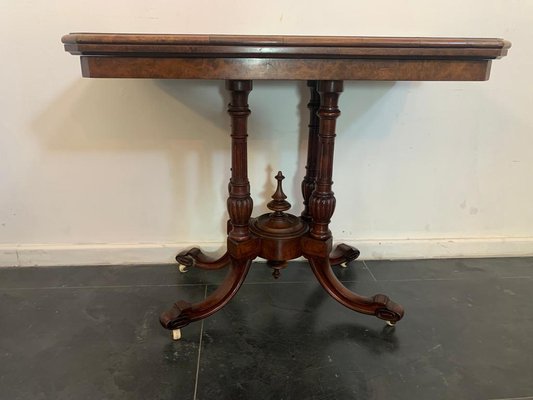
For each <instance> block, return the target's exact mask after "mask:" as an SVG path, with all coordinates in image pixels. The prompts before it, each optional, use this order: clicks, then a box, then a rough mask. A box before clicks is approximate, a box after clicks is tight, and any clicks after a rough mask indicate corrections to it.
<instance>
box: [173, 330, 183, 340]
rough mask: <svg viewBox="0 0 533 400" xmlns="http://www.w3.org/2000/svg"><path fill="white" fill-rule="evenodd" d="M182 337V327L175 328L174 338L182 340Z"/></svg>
mask: <svg viewBox="0 0 533 400" xmlns="http://www.w3.org/2000/svg"><path fill="white" fill-rule="evenodd" d="M180 339H181V329H174V330H173V331H172V340H180Z"/></svg>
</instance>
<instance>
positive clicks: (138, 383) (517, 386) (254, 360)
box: [0, 258, 533, 400]
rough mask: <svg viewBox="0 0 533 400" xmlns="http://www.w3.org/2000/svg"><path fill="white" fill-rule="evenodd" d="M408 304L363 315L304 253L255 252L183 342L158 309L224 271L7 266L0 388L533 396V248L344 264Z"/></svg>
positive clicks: (65, 393)
mask: <svg viewBox="0 0 533 400" xmlns="http://www.w3.org/2000/svg"><path fill="white" fill-rule="evenodd" d="M336 273H337V275H338V277H339V278H340V279H341V280H342V281H343V282H344V283H345V285H346V286H347V287H348V288H350V289H352V290H354V291H357V292H359V293H361V294H367V295H370V294H374V293H377V292H383V293H386V294H388V295H389V296H390V297H391V298H393V299H394V300H396V301H398V302H400V303H402V304H403V305H404V306H405V308H406V316H405V318H404V319H403V320H402V321H401V322H400V323H398V325H397V327H396V328H385V327H384V324H383V322H382V321H379V320H377V319H375V318H373V317H369V316H364V315H360V314H357V313H354V312H352V311H350V310H348V309H346V308H344V307H342V306H341V305H340V304H337V303H336V302H335V301H334V300H332V299H330V298H329V297H328V295H327V294H325V292H324V291H323V290H322V289H321V288H320V287H319V286H318V284H317V283H316V282H315V279H314V277H313V275H312V273H311V271H310V270H309V268H308V267H307V265H306V264H304V263H293V264H291V265H290V267H289V268H288V269H287V270H285V271H283V272H282V276H281V279H280V280H279V281H274V280H273V279H272V278H271V275H270V271H269V270H268V268H267V267H266V266H265V265H264V264H254V265H253V267H252V271H251V272H250V274H249V276H248V278H247V281H246V283H245V285H244V286H243V287H242V289H241V291H240V292H239V293H238V294H237V296H236V297H235V299H234V300H233V301H232V302H231V303H230V304H229V305H228V306H226V308H224V309H223V310H222V311H220V312H219V313H217V314H215V315H214V316H212V317H210V318H208V319H207V320H204V321H203V322H199V323H195V324H192V325H190V326H189V327H187V328H185V329H184V330H183V336H184V338H183V339H182V340H181V341H178V342H172V341H171V340H170V336H169V334H168V332H167V331H165V330H163V329H162V328H161V327H160V326H159V323H158V314H159V312H161V311H162V310H164V309H166V308H167V307H168V306H169V305H170V304H171V303H172V302H173V301H175V300H177V299H179V298H183V299H188V300H200V299H202V298H203V297H204V296H205V295H206V293H208V292H210V291H212V290H213V289H214V288H215V287H216V284H217V283H218V282H220V280H221V277H222V276H223V274H224V272H223V271H217V272H204V271H189V272H187V273H186V274H180V273H179V272H178V271H177V268H176V267H175V266H170V265H164V266H132V267H69V268H4V269H0V399H9V400H12V399H13V400H14V399H76V400H81V399H194V398H196V399H202V400H211V399H232V400H233V399H387V400H388V399H409V400H411V399H431V400H435V399H469V400H470V399H510V398H520V399H521V400H525V399H533V340H532V338H533V312H532V311H531V306H530V304H529V303H530V299H531V297H530V293H532V292H533V259H531V258H522V259H503V258H502V259H479V260H474V259H467V260H465V259H462V260H427V261H396V262H390V261H388V262H385V261H374V262H366V263H363V262H356V263H352V264H351V265H350V266H349V267H348V268H346V269H340V268H337V269H336Z"/></svg>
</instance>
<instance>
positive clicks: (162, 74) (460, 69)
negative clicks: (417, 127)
mask: <svg viewBox="0 0 533 400" xmlns="http://www.w3.org/2000/svg"><path fill="white" fill-rule="evenodd" d="M490 63H491V61H487V60H481V61H465V60H460V61H452V60H343V59H339V60H314V59H268V58H261V59H259V58H256V59H253V58H248V59H246V58H244V59H242V58H214V59H206V58H158V57H154V58H139V57H87V56H82V57H81V65H82V75H83V76H84V77H86V78H150V79H233V80H239V79H252V80H258V79H285V80H334V79H340V80H381V81H485V80H487V79H488V78H489V73H490Z"/></svg>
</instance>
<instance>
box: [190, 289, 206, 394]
mask: <svg viewBox="0 0 533 400" xmlns="http://www.w3.org/2000/svg"><path fill="white" fill-rule="evenodd" d="M206 298H207V285H205V291H204V300H205V299H206ZM204 321H205V320H204V319H203V320H202V323H201V325H200V340H199V343H198V360H197V361H196V376H195V378H194V394H193V400H196V394H197V392H198V375H199V374H200V356H201V354H202V338H203V336H204Z"/></svg>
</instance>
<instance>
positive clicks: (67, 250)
mask: <svg viewBox="0 0 533 400" xmlns="http://www.w3.org/2000/svg"><path fill="white" fill-rule="evenodd" d="M336 242H343V243H346V244H349V245H352V246H355V247H357V248H358V249H359V250H361V259H364V260H383V259H386V260H395V259H425V258H467V257H468V258H472V257H527V256H533V237H499V238H496V237H492V238H439V239H387V240H375V239H367V240H353V239H349V240H342V239H339V240H336ZM193 246H198V247H201V248H202V249H204V250H205V251H206V252H214V253H218V254H220V253H222V252H223V250H224V247H225V242H222V241H221V242H203V243H156V244H136V243H132V244H61V245H59V244H55V245H50V244H31V245H23V244H21V245H9V244H7V245H6V244H5V245H0V267H9V266H20V267H27V266H51V265H119V264H164V263H173V262H174V257H175V255H176V253H177V252H178V251H180V250H181V249H185V248H190V247H193Z"/></svg>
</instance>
